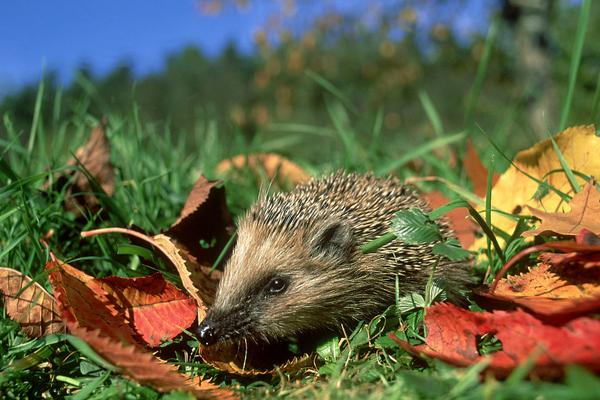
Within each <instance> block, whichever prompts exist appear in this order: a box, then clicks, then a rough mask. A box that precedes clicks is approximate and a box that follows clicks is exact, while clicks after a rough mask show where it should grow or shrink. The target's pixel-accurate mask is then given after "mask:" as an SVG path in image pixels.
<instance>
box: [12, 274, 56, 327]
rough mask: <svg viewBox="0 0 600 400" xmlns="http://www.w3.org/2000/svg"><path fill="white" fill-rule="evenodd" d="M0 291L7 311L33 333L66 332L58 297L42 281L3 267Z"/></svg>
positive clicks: (14, 319) (13, 318)
mask: <svg viewBox="0 0 600 400" xmlns="http://www.w3.org/2000/svg"><path fill="white" fill-rule="evenodd" d="M0 294H1V295H2V297H1V298H2V300H3V302H4V308H5V309H6V313H7V314H8V316H9V317H10V318H11V319H12V320H13V321H16V322H18V323H19V325H21V330H22V331H23V332H24V333H25V334H26V335H28V336H30V337H35V338H38V337H42V336H46V335H52V334H54V333H63V332H64V330H65V326H64V324H63V322H62V318H61V317H60V315H59V313H58V310H57V304H56V300H54V297H52V295H50V293H48V292H47V291H46V289H44V288H43V287H42V286H41V285H40V284H39V283H37V282H33V281H32V279H31V278H30V277H28V276H27V275H24V274H22V273H21V272H19V271H16V270H14V269H11V268H0Z"/></svg>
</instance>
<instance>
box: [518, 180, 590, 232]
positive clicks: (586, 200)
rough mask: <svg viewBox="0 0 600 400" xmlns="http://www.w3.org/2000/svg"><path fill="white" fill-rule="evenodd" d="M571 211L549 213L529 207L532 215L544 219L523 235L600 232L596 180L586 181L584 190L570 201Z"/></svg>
mask: <svg viewBox="0 0 600 400" xmlns="http://www.w3.org/2000/svg"><path fill="white" fill-rule="evenodd" d="M569 207H570V208H571V210H570V211H569V212H557V213H549V212H544V211H541V210H537V209H535V208H532V207H529V206H528V207H527V208H528V209H529V211H530V212H531V214H532V215H534V216H536V217H537V218H539V219H540V220H542V223H541V225H540V226H539V227H538V228H537V229H535V230H533V231H528V232H525V233H523V236H533V235H544V234H558V235H573V236H574V235H576V234H577V233H579V232H580V231H581V230H582V229H587V230H589V231H591V232H593V233H597V234H600V193H598V190H596V185H595V182H594V180H593V179H592V180H590V181H589V182H587V183H586V185H585V187H584V188H583V190H582V191H581V192H579V193H577V194H576V195H575V196H573V198H572V199H571V201H570V202H569Z"/></svg>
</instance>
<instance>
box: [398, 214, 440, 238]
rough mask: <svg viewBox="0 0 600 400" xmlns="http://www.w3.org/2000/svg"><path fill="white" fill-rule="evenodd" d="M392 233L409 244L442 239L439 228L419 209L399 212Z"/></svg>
mask: <svg viewBox="0 0 600 400" xmlns="http://www.w3.org/2000/svg"><path fill="white" fill-rule="evenodd" d="M392 232H394V234H395V235H396V237H397V238H398V239H400V240H402V241H403V242H405V243H408V244H422V243H431V242H435V241H437V240H440V239H441V238H442V235H441V234H440V231H439V228H438V226H437V225H436V224H435V222H434V221H432V220H431V219H429V217H428V216H427V215H426V214H425V213H424V212H423V211H422V210H421V209H419V208H410V209H408V210H402V211H398V212H397V213H396V217H395V218H394V221H393V222H392Z"/></svg>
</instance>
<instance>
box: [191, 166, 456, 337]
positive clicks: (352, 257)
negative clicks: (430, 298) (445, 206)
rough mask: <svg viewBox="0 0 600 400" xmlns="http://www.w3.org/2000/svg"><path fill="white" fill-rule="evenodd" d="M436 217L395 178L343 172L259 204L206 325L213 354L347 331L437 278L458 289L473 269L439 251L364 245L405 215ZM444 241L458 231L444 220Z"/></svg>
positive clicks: (242, 223) (241, 231)
mask: <svg viewBox="0 0 600 400" xmlns="http://www.w3.org/2000/svg"><path fill="white" fill-rule="evenodd" d="M414 207H416V208H419V209H421V210H424V211H428V210H429V206H428V204H427V202H426V201H425V200H424V199H423V198H421V197H420V196H419V195H418V194H417V192H416V191H415V190H414V189H413V188H412V187H411V186H409V185H405V184H402V183H401V182H400V181H399V180H398V179H396V178H393V177H387V178H377V177H375V176H373V175H370V174H356V173H352V174H347V173H343V172H337V173H334V174H331V175H329V176H326V177H324V178H321V179H313V180H311V181H309V182H307V183H303V184H300V185H298V186H296V187H295V188H294V189H293V190H292V191H290V192H280V193H276V194H274V195H271V196H270V197H266V196H260V197H259V199H258V200H257V202H256V203H255V204H254V205H253V206H252V207H251V208H250V209H249V211H248V212H247V213H246V214H245V216H243V217H242V218H241V219H240V220H239V221H238V231H237V235H238V236H237V242H236V244H235V246H234V249H233V252H232V254H231V257H230V258H229V259H228V261H227V263H226V265H225V267H224V270H223V275H222V278H221V280H220V282H219V285H218V288H217V293H216V296H215V300H214V303H213V304H212V306H211V308H210V309H209V311H208V312H207V314H206V317H205V319H204V320H203V321H202V322H201V323H200V324H199V325H198V328H197V336H198V339H199V341H200V342H201V343H202V344H203V345H205V346H210V345H213V344H215V343H218V342H224V341H235V340H240V341H241V340H244V339H246V340H247V339H253V340H254V341H255V342H256V341H258V340H261V341H263V342H264V343H269V342H272V341H277V340H285V339H286V338H290V337H292V338H298V337H303V336H304V335H309V334H314V333H318V332H323V333H325V332H339V331H340V329H342V328H344V327H352V326H354V325H356V324H357V323H358V322H359V321H369V320H371V319H372V318H373V317H375V316H376V315H378V314H380V313H382V312H383V311H385V309H386V308H388V307H389V306H390V305H392V304H393V303H394V301H395V296H396V292H397V288H396V287H397V285H398V288H399V291H400V294H401V295H402V294H407V293H410V292H418V291H422V290H423V289H424V288H425V286H426V283H427V281H428V279H429V277H430V276H431V274H432V269H433V268H434V266H435V270H434V274H435V276H434V278H435V279H436V281H437V282H441V283H440V284H444V286H445V287H448V288H451V289H453V290H456V289H457V288H460V287H463V286H464V285H465V283H466V282H467V281H468V278H467V276H468V273H467V272H466V268H465V267H464V265H461V264H460V263H455V262H451V261H449V260H443V259H440V257H439V256H437V255H435V254H433V253H432V247H433V243H431V244H418V245H415V244H407V243H403V242H402V241H400V240H394V241H392V242H390V243H388V244H386V245H384V246H383V247H381V248H379V249H378V250H377V251H375V252H372V253H367V254H365V253H363V252H362V251H361V249H360V248H361V246H362V245H364V244H365V243H367V242H369V241H371V240H373V239H376V238H378V237H380V236H381V235H383V234H385V233H387V232H389V231H390V228H391V223H392V220H393V218H394V215H395V213H396V212H398V211H400V210H406V209H410V208H414ZM436 222H437V224H438V226H439V228H440V231H441V232H442V236H443V237H444V238H449V237H452V235H453V234H452V231H451V229H450V228H449V226H448V224H447V222H446V221H444V220H440V221H436Z"/></svg>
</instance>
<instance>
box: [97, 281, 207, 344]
mask: <svg viewBox="0 0 600 400" xmlns="http://www.w3.org/2000/svg"><path fill="white" fill-rule="evenodd" d="M99 282H100V283H101V286H102V288H103V289H104V290H105V291H106V293H107V294H108V296H109V297H110V299H111V301H112V303H113V304H114V305H115V306H117V310H118V311H119V313H121V314H125V315H130V317H129V318H130V320H131V323H132V324H133V328H134V330H135V332H136V334H138V335H140V336H141V338H142V339H143V341H144V342H145V343H146V344H147V345H148V346H150V347H156V346H158V345H159V344H161V342H162V341H163V340H171V339H173V338H174V337H175V336H177V335H179V334H180V333H181V332H183V330H184V329H187V328H188V327H189V326H190V325H192V323H193V322H194V321H195V320H196V315H197V310H198V307H197V306H196V302H195V301H194V300H193V299H192V298H190V297H188V296H187V295H186V294H185V293H183V292H182V291H180V290H179V289H177V288H176V287H175V285H173V284H172V283H170V282H167V281H165V279H164V278H163V276H162V275H161V274H160V273H155V274H153V275H150V276H144V277H140V278H121V277H118V276H110V277H107V278H101V279H99Z"/></svg>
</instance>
